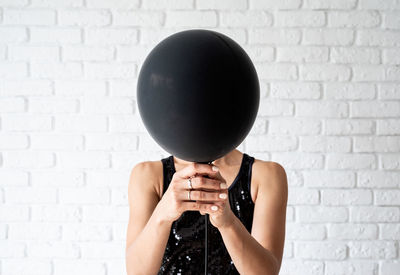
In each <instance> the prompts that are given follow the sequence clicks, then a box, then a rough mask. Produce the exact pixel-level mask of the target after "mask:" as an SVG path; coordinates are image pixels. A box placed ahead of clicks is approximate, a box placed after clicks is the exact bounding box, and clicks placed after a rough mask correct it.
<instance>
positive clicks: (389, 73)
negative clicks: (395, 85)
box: [385, 66, 400, 81]
mask: <svg viewBox="0 0 400 275" xmlns="http://www.w3.org/2000/svg"><path fill="white" fill-rule="evenodd" d="M385 79H386V80H387V81H398V80H400V69H399V68H398V66H390V67H387V68H386V72H385Z"/></svg>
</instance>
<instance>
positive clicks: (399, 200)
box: [374, 190, 400, 206]
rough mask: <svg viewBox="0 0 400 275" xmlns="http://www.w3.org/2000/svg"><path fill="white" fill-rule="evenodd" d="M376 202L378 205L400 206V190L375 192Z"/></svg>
mask: <svg viewBox="0 0 400 275" xmlns="http://www.w3.org/2000/svg"><path fill="white" fill-rule="evenodd" d="M374 201H375V204H376V205H388V206H392V205H400V191H399V190H375V191H374Z"/></svg>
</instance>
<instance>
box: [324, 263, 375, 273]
mask: <svg viewBox="0 0 400 275" xmlns="http://www.w3.org/2000/svg"><path fill="white" fill-rule="evenodd" d="M377 269H378V264H377V263H375V262H371V261H366V260H353V259H352V260H351V261H349V260H347V261H327V262H326V275H347V274H353V275H356V274H360V275H361V274H364V275H373V274H377V273H376V272H377Z"/></svg>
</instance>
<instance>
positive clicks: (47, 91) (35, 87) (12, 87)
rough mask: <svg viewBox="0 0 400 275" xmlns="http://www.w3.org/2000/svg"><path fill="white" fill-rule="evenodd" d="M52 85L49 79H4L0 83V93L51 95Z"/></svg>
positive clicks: (5, 94) (4, 94)
mask: <svg viewBox="0 0 400 275" xmlns="http://www.w3.org/2000/svg"><path fill="white" fill-rule="evenodd" d="M52 93H53V85H52V83H51V81H49V80H29V79H24V81H16V80H5V81H3V82H2V83H0V95H2V96H7V95H12V96H18V95H51V94H52Z"/></svg>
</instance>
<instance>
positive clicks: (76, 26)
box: [0, 0, 400, 275]
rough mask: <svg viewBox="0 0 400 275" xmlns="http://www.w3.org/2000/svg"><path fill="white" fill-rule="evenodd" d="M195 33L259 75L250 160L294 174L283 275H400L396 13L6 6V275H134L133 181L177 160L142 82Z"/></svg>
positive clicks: (2, 210)
mask: <svg viewBox="0 0 400 275" xmlns="http://www.w3.org/2000/svg"><path fill="white" fill-rule="evenodd" d="M191 28H205V29H211V30H216V31H219V32H221V33H224V34H226V35H228V36H229V37H231V38H232V39H234V40H235V41H237V42H238V43H239V44H240V45H241V46H242V47H243V48H244V49H245V50H246V52H247V53H248V54H249V56H250V57H251V59H252V60H253V62H254V64H255V66H256V69H257V72H258V76H259V78H260V86H261V101H260V109H259V113H258V117H257V120H256V122H255V124H254V127H253V128H252V131H251V132H250V134H249V136H248V137H247V138H246V140H245V141H244V142H243V143H242V144H241V145H240V146H239V149H240V150H242V151H244V152H247V153H249V154H250V155H253V156H255V157H256V158H261V159H264V160H272V161H276V162H278V163H280V164H282V165H283V166H284V167H285V168H286V171H287V174H288V179H289V201H288V208H287V227H286V244H285V251H284V259H283V263H282V268H281V273H280V274H283V275H287V274H290V275H293V274H296V275H398V274H400V241H399V240H400V191H399V187H400V101H399V100H400V50H399V46H400V1H398V0H281V1H274V0H234V1H227V0H225V1H209V0H207V1H206V0H175V1H161V0H157V1H153V0H143V1H139V0H113V1H109V0H0V274H2V275H22V274H24V275H35V274H38V275H39V274H40V275H63V274H72V273H73V274H80V275H86V274H96V275H114V274H115V275H117V274H118V275H121V274H125V263H124V261H125V258H124V247H125V234H126V226H127V220H128V210H129V209H128V204H127V184H128V180H129V172H130V169H131V168H132V167H133V166H134V165H135V164H136V163H137V162H140V161H144V160H157V159H158V160H159V159H161V158H163V157H165V156H168V155H169V153H168V152H165V151H164V150H163V149H162V148H160V147H159V146H158V145H157V144H156V143H155V142H154V140H152V138H151V137H150V136H149V134H148V133H147V131H146V129H145V127H144V125H143V123H142V121H141V118H140V116H139V113H138V109H137V104H136V83H137V76H138V72H139V69H140V66H141V65H142V62H143V60H144V58H145V57H146V55H147V53H148V52H149V51H150V50H151V49H152V48H153V47H154V46H155V45H156V44H157V43H158V42H160V41H161V40H162V39H163V38H165V37H167V36H169V35H171V34H173V33H175V32H178V31H181V30H185V29H191Z"/></svg>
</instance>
